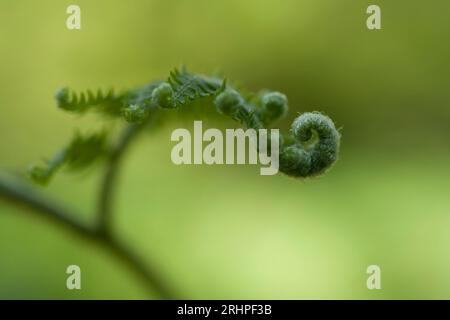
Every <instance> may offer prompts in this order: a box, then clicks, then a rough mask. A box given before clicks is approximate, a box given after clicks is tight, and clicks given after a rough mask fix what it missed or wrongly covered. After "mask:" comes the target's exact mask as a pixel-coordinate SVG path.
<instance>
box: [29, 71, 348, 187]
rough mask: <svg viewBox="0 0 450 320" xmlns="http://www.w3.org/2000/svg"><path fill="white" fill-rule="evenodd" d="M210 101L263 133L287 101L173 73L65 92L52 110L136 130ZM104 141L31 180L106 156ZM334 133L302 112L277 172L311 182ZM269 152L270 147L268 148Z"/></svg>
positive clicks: (82, 147) (77, 148)
mask: <svg viewBox="0 0 450 320" xmlns="http://www.w3.org/2000/svg"><path fill="white" fill-rule="evenodd" d="M207 96H212V97H214V105H215V108H216V110H217V111H218V112H219V113H220V114H223V115H225V116H227V117H230V118H231V119H233V120H235V121H236V122H238V124H240V125H243V126H245V127H246V128H253V129H256V130H258V129H264V128H267V127H268V126H270V125H271V124H272V123H273V122H274V121H276V120H278V119H280V118H281V117H283V116H284V115H286V113H287V110H288V100H287V97H286V96H285V95H284V94H282V93H279V92H267V91H265V92H262V93H260V94H258V95H256V98H255V97H253V98H246V97H244V95H243V94H241V93H240V92H239V90H238V89H236V88H233V87H232V86H231V85H228V84H227V82H226V81H225V80H224V79H223V80H222V79H219V78H216V77H207V76H204V75H198V74H193V73H190V72H188V71H187V70H186V69H184V68H183V69H181V70H178V69H175V70H174V71H173V72H171V73H170V76H169V78H168V79H167V81H154V82H151V83H150V84H148V85H146V86H143V87H141V88H138V89H134V90H129V91H125V92H123V93H121V94H115V93H114V92H113V91H109V92H108V93H106V94H103V93H102V92H101V91H99V92H98V93H97V94H93V93H92V92H91V91H87V93H86V94H84V93H81V94H79V95H77V94H75V93H70V90H69V89H67V88H65V89H62V90H60V91H59V92H58V93H57V94H56V100H57V103H58V107H59V108H61V109H63V110H65V111H69V112H72V113H77V114H84V113H86V112H90V111H96V112H101V113H103V114H107V115H108V116H112V117H115V118H123V119H124V120H125V121H127V122H129V123H133V124H134V125H136V126H144V125H145V123H146V122H147V120H148V119H150V118H151V117H152V115H154V114H156V113H158V112H159V111H160V109H175V108H179V107H180V106H187V105H189V104H190V103H193V102H194V101H196V100H197V99H200V98H203V97H207ZM107 141H108V137H107V134H106V133H105V132H102V133H101V134H94V135H91V136H87V137H82V136H81V135H79V134H77V135H76V136H75V138H74V139H73V141H72V142H71V143H70V144H69V145H68V147H66V148H64V149H63V150H62V151H60V152H58V153H57V154H56V155H55V156H54V157H53V158H52V159H51V160H49V161H48V162H47V163H46V164H45V165H44V166H34V167H32V169H31V171H30V173H31V178H32V179H33V180H34V181H36V182H38V183H41V184H45V183H47V182H48V181H49V180H50V178H51V177H52V176H53V174H54V173H55V171H57V170H58V169H59V168H60V167H62V166H63V165H66V166H68V167H70V168H72V169H78V168H83V167H86V166H88V165H90V164H91V163H92V162H94V160H96V159H99V158H107V157H103V156H104V155H105V154H106V155H108V152H110V151H109V150H110V149H111V148H110V147H108V144H107ZM339 143H340V133H339V132H338V130H337V129H336V127H335V125H334V123H333V121H332V120H331V119H330V118H329V117H327V116H326V115H323V114H321V113H320V112H316V111H315V112H306V113H303V114H301V115H299V116H298V117H297V118H296V119H295V120H294V121H293V123H292V126H291V130H290V132H289V133H288V134H287V135H284V136H283V135H281V136H280V141H279V146H280V152H279V155H280V168H279V169H280V171H281V172H283V173H285V174H287V175H289V176H293V177H302V178H304V177H311V176H316V175H319V174H321V173H323V172H325V171H326V170H327V169H328V168H330V167H331V166H332V165H333V163H334V162H335V161H336V160H337V157H338V153H339ZM269 149H270V145H269Z"/></svg>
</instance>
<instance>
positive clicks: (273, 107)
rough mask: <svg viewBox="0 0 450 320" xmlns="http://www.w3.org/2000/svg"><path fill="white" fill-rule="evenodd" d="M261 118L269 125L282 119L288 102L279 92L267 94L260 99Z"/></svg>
mask: <svg viewBox="0 0 450 320" xmlns="http://www.w3.org/2000/svg"><path fill="white" fill-rule="evenodd" d="M261 104H262V106H261V107H262V110H261V118H262V120H263V121H264V122H266V123H270V122H273V121H275V120H278V119H280V118H282V117H283V116H284V115H285V114H286V113H287V111H288V100H287V97H286V95H284V94H283V93H281V92H269V93H266V94H264V95H263V96H262V98H261Z"/></svg>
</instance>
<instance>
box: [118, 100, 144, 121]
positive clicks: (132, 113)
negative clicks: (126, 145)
mask: <svg viewBox="0 0 450 320" xmlns="http://www.w3.org/2000/svg"><path fill="white" fill-rule="evenodd" d="M122 115H123V117H124V118H125V120H126V121H128V122H133V123H139V122H142V121H143V120H145V118H147V116H148V109H147V108H143V107H141V106H140V105H137V104H131V105H129V106H128V107H126V108H123V109H122Z"/></svg>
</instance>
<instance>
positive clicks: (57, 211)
mask: <svg viewBox="0 0 450 320" xmlns="http://www.w3.org/2000/svg"><path fill="white" fill-rule="evenodd" d="M0 198H3V199H5V200H9V201H12V202H14V203H15V204H19V205H23V206H25V207H28V208H29V209H32V210H33V212H35V213H37V214H40V215H41V216H43V217H45V218H46V219H48V220H49V221H51V222H53V223H56V224H58V225H59V226H62V227H64V228H65V230H68V231H70V232H72V233H73V234H74V235H76V236H79V237H80V238H82V239H85V240H90V241H92V242H93V243H95V244H97V245H100V246H102V247H104V248H106V249H108V250H109V251H110V252H111V253H112V254H113V255H114V256H115V257H116V258H117V259H119V260H121V261H122V262H123V263H124V264H125V265H127V266H128V269H129V270H130V271H132V272H133V273H134V274H136V275H137V276H139V277H140V278H141V279H142V280H144V284H145V286H146V287H147V289H148V290H149V292H151V293H152V294H156V295H158V297H159V298H162V299H173V298H174V295H173V294H172V292H171V290H169V289H168V288H167V286H166V285H165V284H164V283H163V282H162V281H161V277H160V276H159V275H157V272H156V271H155V268H150V267H149V266H148V264H146V263H144V262H143V261H142V260H141V259H140V258H139V257H138V256H137V255H136V254H134V253H133V252H132V251H131V249H130V248H128V247H126V246H125V245H124V244H123V243H122V242H121V241H120V240H118V239H117V238H116V237H113V236H112V235H111V234H104V233H102V232H100V231H99V229H98V228H94V227H92V226H90V225H87V224H84V223H82V222H81V221H79V220H78V219H77V218H75V217H77V216H79V215H77V214H76V213H74V212H72V211H70V210H68V209H67V208H65V207H63V206H61V205H59V204H57V203H55V202H54V201H52V200H49V199H48V198H47V197H45V196H44V195H42V194H40V193H38V192H36V190H35V189H33V188H31V187H30V186H28V185H27V184H25V183H23V182H21V181H18V180H17V179H13V178H11V177H5V175H0Z"/></svg>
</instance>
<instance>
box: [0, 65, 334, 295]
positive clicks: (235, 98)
mask: <svg viewBox="0 0 450 320" xmlns="http://www.w3.org/2000/svg"><path fill="white" fill-rule="evenodd" d="M204 97H213V99H214V104H215V107H216V109H217V111H218V112H219V113H221V114H223V115H225V116H228V117H230V118H231V119H234V120H235V121H237V122H238V123H239V124H241V125H243V126H245V127H247V128H254V129H262V128H266V127H268V126H270V125H271V124H272V123H273V122H274V121H275V120H277V119H279V118H281V117H282V116H284V115H285V114H286V113H287V109H288V101H287V98H286V96H285V95H284V94H282V93H278V92H266V91H263V92H261V93H259V94H242V93H241V92H240V91H239V90H238V89H236V88H234V87H233V86H231V85H228V84H227V82H226V81H225V80H222V79H219V78H216V77H206V76H203V75H197V74H192V73H189V72H188V71H186V70H185V69H182V70H181V71H179V70H175V71H173V72H171V74H170V77H169V78H168V80H167V81H155V82H152V83H150V84H148V85H146V86H144V87H142V88H138V89H135V90H129V91H125V92H122V93H120V94H116V93H114V92H113V91H110V92H108V93H106V94H104V93H102V92H101V91H99V92H98V93H96V94H94V93H92V92H91V91H87V93H81V94H76V93H73V92H71V91H70V90H69V89H67V88H65V89H62V90H60V91H58V93H57V94H56V100H57V103H58V107H59V108H60V109H62V110H65V111H68V112H71V113H75V114H85V113H87V112H91V111H92V112H99V113H101V114H102V115H104V116H105V117H104V118H105V119H108V118H122V119H124V120H125V121H126V122H127V124H126V126H125V128H124V129H123V131H122V132H121V133H120V136H119V138H118V140H117V141H116V142H115V143H112V142H111V140H112V136H113V135H112V132H111V131H104V130H102V131H100V132H98V133H94V134H90V135H86V136H83V135H81V134H80V133H76V134H75V136H74V138H73V139H72V141H71V142H70V143H69V144H68V145H67V146H66V147H64V148H63V149H62V150H60V151H59V152H57V153H56V154H55V155H54V156H53V157H52V158H51V159H50V160H48V161H47V162H45V163H44V164H42V165H37V166H33V167H32V168H31V169H30V171H29V173H30V177H31V178H32V179H33V180H34V181H35V182H37V183H39V184H42V185H45V184H47V183H49V181H50V180H51V178H52V177H53V176H54V174H55V173H56V172H57V171H58V170H59V169H60V168H62V167H64V166H65V167H67V168H69V169H72V170H79V169H82V168H86V167H88V166H90V165H91V164H93V163H94V162H100V161H103V162H105V163H106V166H107V168H106V172H105V174H104V177H103V179H102V182H101V187H100V191H99V197H98V198H99V200H98V208H97V217H98V220H97V223H96V224H95V225H94V226H88V225H85V224H82V223H80V222H79V221H78V220H77V215H76V214H73V213H71V212H68V211H67V210H66V209H63V208H62V207H61V206H60V205H58V204H55V203H53V202H51V201H49V200H48V199H46V198H45V197H44V196H43V195H42V194H40V193H39V192H38V191H36V190H34V189H32V188H30V187H29V186H27V185H26V184H24V183H23V182H20V181H16V180H15V179H11V178H10V177H0V195H2V196H3V197H5V198H7V199H12V200H16V201H18V202H20V203H23V204H25V205H28V206H29V207H31V208H33V209H35V210H36V211H37V212H40V213H42V214H44V215H46V216H47V217H49V218H51V219H52V220H53V221H55V222H57V223H59V224H61V225H63V226H65V227H67V228H69V229H70V230H72V231H75V233H76V234H78V235H80V236H82V237H87V238H89V239H92V240H94V241H95V242H96V243H99V244H101V245H103V246H105V247H106V248H109V249H110V250H111V251H112V252H113V253H114V254H116V255H117V256H118V257H119V258H121V259H123V261H125V262H126V263H127V264H128V265H129V266H130V267H131V268H132V269H133V270H134V271H135V272H137V273H138V274H139V275H141V276H142V277H143V279H144V280H145V281H146V283H147V284H148V285H149V287H150V288H152V289H153V290H155V291H157V292H158V293H159V294H160V295H161V297H164V298H172V297H174V296H175V295H174V294H173V293H172V290H170V289H169V288H168V287H167V286H166V285H165V283H164V282H163V281H161V277H160V276H159V275H157V274H156V272H155V270H154V268H151V267H150V266H148V265H145V264H144V263H143V262H142V261H141V260H140V259H139V258H138V257H137V256H136V255H134V254H133V253H132V251H131V250H130V249H129V248H128V247H126V246H125V245H124V244H122V243H121V242H120V241H119V240H118V239H117V238H116V237H115V236H114V234H113V230H112V221H113V220H112V196H113V192H114V186H115V184H116V177H117V173H118V169H119V165H120V162H121V158H122V156H123V154H124V153H125V151H126V149H127V147H128V146H129V144H130V143H131V141H132V140H133V139H134V137H135V136H136V135H137V133H139V132H140V131H141V129H142V128H145V127H147V126H149V124H150V123H151V121H150V120H151V119H152V117H154V116H156V115H157V114H158V113H160V112H161V109H174V108H179V107H180V106H189V104H191V103H193V102H195V101H197V100H199V99H201V98H204ZM339 141H340V134H339V132H338V131H337V130H336V128H335V126H334V124H333V121H332V120H331V119H330V118H328V117H327V116H325V115H322V114H321V113H319V112H312V113H304V114H302V115H300V116H298V117H297V118H296V119H295V121H294V122H293V124H292V128H291V132H290V133H289V134H288V135H286V136H280V171H282V172H284V173H285V174H287V175H290V176H293V177H310V176H315V175H318V174H321V173H323V172H324V171H326V170H327V169H328V168H329V167H330V166H331V165H332V164H333V163H334V162H335V161H336V159H337V156H338V151H339ZM269 147H270V146H269Z"/></svg>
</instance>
